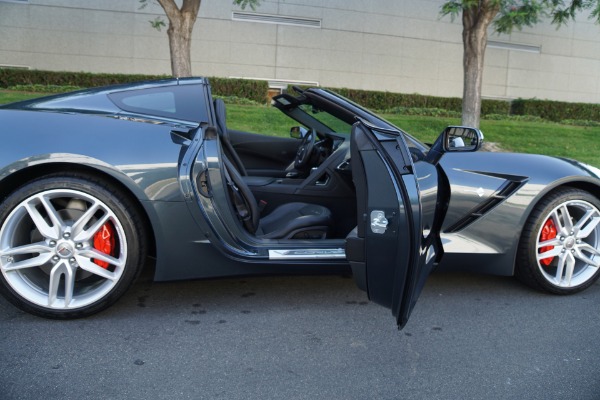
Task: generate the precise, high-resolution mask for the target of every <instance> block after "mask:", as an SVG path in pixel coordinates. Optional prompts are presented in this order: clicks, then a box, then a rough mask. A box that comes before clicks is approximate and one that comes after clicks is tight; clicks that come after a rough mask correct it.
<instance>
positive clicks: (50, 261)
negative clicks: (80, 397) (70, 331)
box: [0, 174, 145, 319]
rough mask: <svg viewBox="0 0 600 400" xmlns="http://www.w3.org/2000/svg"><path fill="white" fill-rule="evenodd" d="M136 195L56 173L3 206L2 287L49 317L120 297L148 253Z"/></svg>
mask: <svg viewBox="0 0 600 400" xmlns="http://www.w3.org/2000/svg"><path fill="white" fill-rule="evenodd" d="M135 210H136V208H135V206H134V205H133V204H131V202H130V201H129V199H128V198H127V197H125V196H123V195H122V194H120V193H115V191H114V189H112V188H111V187H110V185H108V184H107V183H105V182H103V181H102V180H98V179H95V178H93V177H89V176H76V175H71V176H69V175H64V174H63V175H52V176H48V177H45V178H42V179H39V180H36V181H33V182H31V183H29V184H26V185H24V186H23V187H21V188H20V189H18V190H17V191H15V192H13V193H12V194H11V195H10V196H8V198H7V199H6V200H5V201H4V203H3V204H2V206H1V207H0V272H1V274H0V292H1V293H2V294H3V295H4V296H5V297H6V298H7V299H8V300H9V301H10V302H12V303H13V304H15V305H16V306H17V307H19V308H21V309H22V310H24V311H27V312H29V313H32V314H36V315H39V316H42V317H47V318H64V319H67V318H79V317H85V316H88V315H91V314H94V313H96V312H99V311H101V310H103V309H105V308H106V307H108V306H109V305H111V304H112V303H114V302H115V301H116V300H117V299H118V298H119V297H121V295H122V294H123V293H124V292H125V291H126V290H127V288H128V287H129V286H130V285H131V284H132V282H133V281H134V279H135V278H136V276H137V275H138V273H139V271H140V269H141V267H142V265H143V262H144V259H145V243H144V239H143V237H142V235H143V229H142V227H141V223H140V218H139V216H138V214H137V213H136V211H135Z"/></svg>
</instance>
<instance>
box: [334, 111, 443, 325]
mask: <svg viewBox="0 0 600 400" xmlns="http://www.w3.org/2000/svg"><path fill="white" fill-rule="evenodd" d="M423 158H424V157H423ZM351 167H352V176H353V180H354V184H355V186H356V197H357V213H358V219H357V221H358V225H357V227H356V229H355V230H354V231H353V232H352V233H351V234H350V235H349V236H348V237H347V240H346V257H347V259H348V261H349V262H350V265H351V267H352V270H353V274H354V277H355V280H356V281H357V284H358V286H359V287H360V288H362V289H363V290H366V291H367V293H368V295H369V299H370V300H372V301H374V302H376V303H378V304H381V305H383V306H385V307H388V308H391V310H392V313H393V314H394V316H395V317H396V320H397V323H398V327H399V328H400V329H402V328H403V327H404V325H405V324H406V322H407V321H408V318H409V316H410V314H411V312H412V310H413V308H414V306H415V303H416V301H417V298H418V297H419V294H420V293H421V290H422V289H423V286H424V283H425V280H426V279H427V277H428V276H429V273H430V272H431V270H432V269H433V266H434V264H435V262H436V261H437V258H438V257H439V256H440V255H441V254H440V253H441V244H440V240H439V225H440V224H439V222H438V220H439V219H440V218H441V215H440V213H439V212H438V210H437V208H438V204H440V202H439V201H438V173H437V169H436V167H435V165H433V164H432V163H430V162H427V161H425V160H416V161H414V162H413V159H412V157H411V152H410V149H409V147H408V145H407V143H406V141H405V139H404V136H403V134H402V133H401V132H398V131H395V130H388V129H382V128H378V127H375V126H373V125H371V124H369V123H368V122H366V121H362V120H361V121H358V122H356V123H355V124H354V126H353V128H352V136H351Z"/></svg>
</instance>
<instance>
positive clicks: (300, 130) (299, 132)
mask: <svg viewBox="0 0 600 400" xmlns="http://www.w3.org/2000/svg"><path fill="white" fill-rule="evenodd" d="M307 133H308V129H306V128H304V127H303V126H292V127H291V129H290V137H293V138H294V139H302V138H303V137H304V136H306V134H307Z"/></svg>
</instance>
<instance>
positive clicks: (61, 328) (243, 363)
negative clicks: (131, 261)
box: [0, 273, 600, 400]
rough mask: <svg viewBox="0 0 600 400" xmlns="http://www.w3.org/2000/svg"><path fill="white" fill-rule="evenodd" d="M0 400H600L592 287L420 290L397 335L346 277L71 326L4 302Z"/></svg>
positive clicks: (190, 294) (162, 304)
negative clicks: (569, 291)
mask: <svg viewBox="0 0 600 400" xmlns="http://www.w3.org/2000/svg"><path fill="white" fill-rule="evenodd" d="M0 321H1V322H0V399H3V400H9V399H28V400H29V399H45V400H49V399H61V400H62V399H245V400H247V399H286V400H293V399H544V400H549V399H580V400H586V399H589V400H593V399H600V377H599V376H600V375H599V371H600V284H598V283H597V284H595V285H594V286H592V287H591V288H590V289H588V290H587V291H585V292H583V293H580V294H577V295H574V296H569V297H560V296H552V295H546V294H543V293H539V292H536V291H533V290H531V289H529V288H527V287H525V286H523V285H521V284H520V283H518V282H517V281H516V280H514V279H512V278H502V277H492V276H484V275H474V274H463V273H438V274H434V275H433V276H432V277H430V279H429V281H428V283H427V285H426V287H425V290H424V292H423V295H422V296H421V299H420V300H419V302H418V304H417V306H416V309H415V312H414V313H413V315H412V317H411V319H410V321H409V322H408V325H407V326H406V328H405V329H404V330H403V331H398V330H397V329H396V326H395V323H394V319H393V317H392V315H391V313H390V312H389V311H388V310H386V309H384V308H382V307H380V306H377V305H375V304H373V303H370V302H369V301H368V300H367V297H366V294H365V293H363V292H361V291H359V290H358V289H357V288H356V286H355V284H354V282H353V280H352V279H351V278H349V277H344V276H311V277H298V276H296V277H294V276H292V277H252V278H232V279H217V280H203V281H188V282H171V283H153V282H151V280H150V274H149V273H145V274H144V275H143V276H142V278H141V279H140V281H139V282H138V283H136V285H135V286H134V287H133V288H132V289H131V290H130V291H129V292H128V293H127V294H126V295H125V297H124V298H122V299H121V300H120V301H119V302H118V303H117V304H116V305H114V306H112V307H111V308H110V309H109V310H107V311H105V312H103V313H100V314H98V315H96V316H93V317H90V318H86V319H81V320H75V321H51V320H45V319H41V318H37V317H33V316H30V315H28V314H25V313H22V312H20V311H18V310H17V309H16V308H14V307H13V306H12V305H10V304H9V303H8V302H6V301H5V300H4V299H0Z"/></svg>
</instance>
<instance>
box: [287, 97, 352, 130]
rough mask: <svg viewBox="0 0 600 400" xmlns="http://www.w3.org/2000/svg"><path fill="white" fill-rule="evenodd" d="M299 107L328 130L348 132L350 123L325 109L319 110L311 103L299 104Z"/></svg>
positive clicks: (350, 128)
mask: <svg viewBox="0 0 600 400" xmlns="http://www.w3.org/2000/svg"><path fill="white" fill-rule="evenodd" d="M298 108H300V109H301V110H302V111H304V112H305V113H307V114H309V115H310V116H311V117H313V118H314V119H316V120H317V121H319V122H320V123H321V124H323V125H324V126H326V127H327V128H329V130H330V132H336V133H346V134H350V131H351V130H352V125H351V124H349V123H347V122H345V121H342V120H341V119H339V118H337V117H334V116H333V115H331V114H329V113H328V112H326V111H323V110H320V109H318V108H316V107H314V106H313V105H311V104H301V105H300V107H298Z"/></svg>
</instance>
